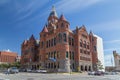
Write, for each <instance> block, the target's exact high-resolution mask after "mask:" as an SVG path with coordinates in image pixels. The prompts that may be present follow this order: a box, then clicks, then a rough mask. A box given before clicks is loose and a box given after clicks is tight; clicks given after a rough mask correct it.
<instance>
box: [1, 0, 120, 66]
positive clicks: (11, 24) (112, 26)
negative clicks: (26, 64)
mask: <svg viewBox="0 0 120 80" xmlns="http://www.w3.org/2000/svg"><path fill="white" fill-rule="evenodd" d="M53 5H54V6H55V8H56V11H57V14H58V15H59V16H60V15H61V14H64V16H65V17H66V19H67V20H68V22H69V23H70V29H71V30H74V29H75V28H76V26H79V27H81V26H82V25H85V26H86V29H87V31H88V32H90V30H91V31H92V32H93V33H94V34H96V35H98V36H100V37H101V38H102V39H103V47H104V56H105V65H106V66H110V65H112V63H111V58H112V60H113V56H112V52H113V50H116V51H117V52H118V53H120V36H119V35H120V0H0V50H1V51H2V50H7V49H9V50H10V51H13V52H17V53H18V54H19V55H20V54H21V44H22V42H23V41H24V40H26V39H29V38H30V36H31V35H32V34H33V35H34V36H35V38H36V39H39V33H40V32H41V30H42V29H43V27H44V25H45V24H46V23H47V18H48V16H49V13H50V11H51V8H52V6H53Z"/></svg>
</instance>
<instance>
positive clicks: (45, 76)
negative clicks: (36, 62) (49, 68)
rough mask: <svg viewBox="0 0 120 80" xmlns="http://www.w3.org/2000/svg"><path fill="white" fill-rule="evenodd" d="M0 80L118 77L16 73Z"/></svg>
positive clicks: (118, 79)
mask: <svg viewBox="0 0 120 80" xmlns="http://www.w3.org/2000/svg"><path fill="white" fill-rule="evenodd" d="M0 80H120V75H105V76H89V75H87V74H41V73H18V74H9V75H6V74H2V73H0Z"/></svg>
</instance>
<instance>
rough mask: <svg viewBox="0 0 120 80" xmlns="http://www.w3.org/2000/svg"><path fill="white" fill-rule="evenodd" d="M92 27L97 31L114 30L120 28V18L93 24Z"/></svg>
mask: <svg viewBox="0 0 120 80" xmlns="http://www.w3.org/2000/svg"><path fill="white" fill-rule="evenodd" d="M92 29H94V30H95V31H98V32H101V31H114V30H118V29H120V20H111V21H106V22H103V23H98V24H93V25H92Z"/></svg>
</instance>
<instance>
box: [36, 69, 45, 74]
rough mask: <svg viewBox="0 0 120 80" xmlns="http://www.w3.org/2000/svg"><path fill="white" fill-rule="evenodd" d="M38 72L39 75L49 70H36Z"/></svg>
mask: <svg viewBox="0 0 120 80" xmlns="http://www.w3.org/2000/svg"><path fill="white" fill-rule="evenodd" d="M36 72H38V73H46V72H47V70H45V69H39V70H36Z"/></svg>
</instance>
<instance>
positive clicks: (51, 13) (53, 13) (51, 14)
mask: <svg viewBox="0 0 120 80" xmlns="http://www.w3.org/2000/svg"><path fill="white" fill-rule="evenodd" d="M50 16H55V17H58V16H57V12H56V10H55V6H52V11H51V12H50V15H49V17H50Z"/></svg>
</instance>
